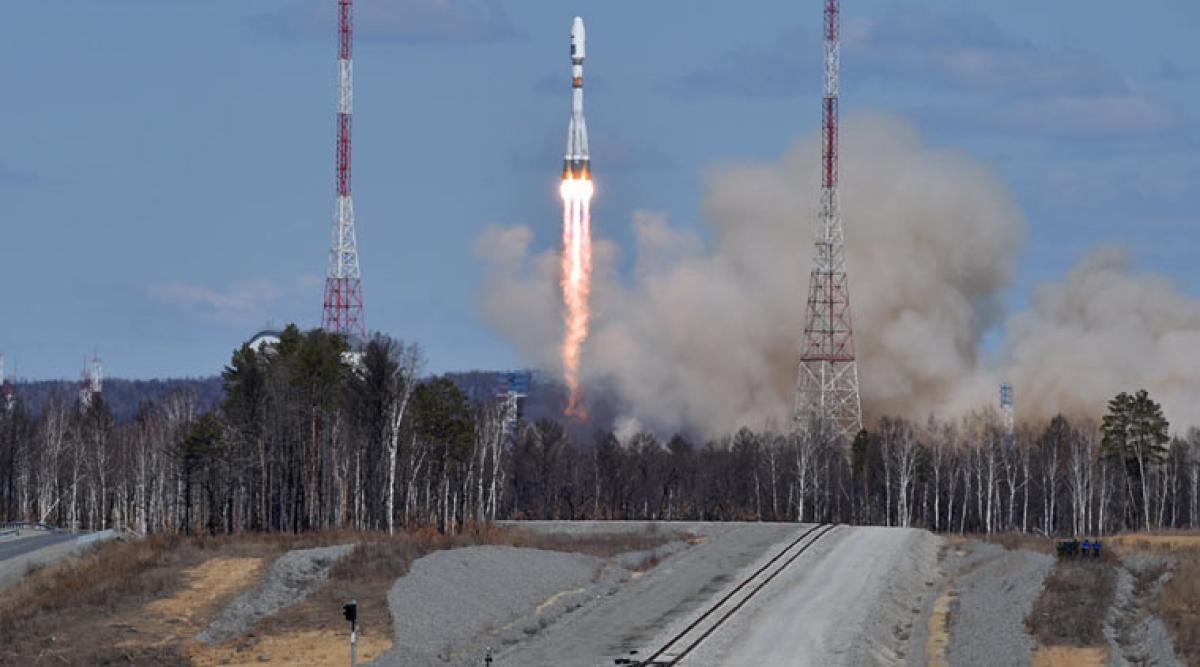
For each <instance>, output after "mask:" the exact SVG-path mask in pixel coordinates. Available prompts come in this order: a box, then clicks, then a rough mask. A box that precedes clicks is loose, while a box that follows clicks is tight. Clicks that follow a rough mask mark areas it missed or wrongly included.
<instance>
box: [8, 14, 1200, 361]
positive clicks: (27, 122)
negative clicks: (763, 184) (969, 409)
mask: <svg viewBox="0 0 1200 667" xmlns="http://www.w3.org/2000/svg"><path fill="white" fill-rule="evenodd" d="M334 4H335V3H334V0H320V1H319V2H318V1H310V0H252V1H248V0H209V1H204V2H201V1H199V0H193V1H190V2H189V1H186V0H104V1H103V2H101V1H98V0H46V1H43V2H36V3H16V4H14V5H13V6H12V7H8V8H7V11H6V20H5V21H4V22H3V23H2V24H0V58H2V59H3V61H4V62H5V63H7V65H6V66H5V67H4V68H2V69H0V87H2V88H3V90H5V91H6V95H5V104H3V105H0V272H2V275H3V276H4V278H5V284H6V288H5V289H3V290H0V352H4V353H5V354H6V355H7V358H8V367H9V371H10V372H12V371H13V370H15V371H16V372H17V373H19V374H20V375H21V376H24V377H31V378H45V377H73V376H76V375H77V374H78V373H79V371H80V369H81V368H82V360H83V356H84V355H85V354H90V353H91V352H92V351H93V350H95V351H97V352H98V353H99V354H100V356H101V357H103V359H104V360H105V366H106V370H107V372H108V373H109V374H111V375H116V376H123V377H156V376H178V375H206V374H211V373H214V372H217V371H218V370H219V369H220V367H221V365H222V364H223V363H225V361H226V360H227V359H228V355H229V353H230V351H231V350H232V349H233V348H234V347H236V346H237V345H238V344H239V343H240V342H241V341H242V340H244V339H245V338H246V337H247V336H248V335H249V334H251V333H253V332H254V331H255V330H257V329H259V328H261V327H262V326H264V325H266V324H267V323H268V322H273V323H276V324H279V323H284V322H290V321H296V322H298V323H300V324H302V325H305V326H315V325H316V324H317V323H318V321H319V316H320V300H321V285H322V281H323V275H324V271H325V262H326V255H327V248H328V242H329V230H330V224H331V218H332V213H333V194H334V193H333V190H334V183H333V147H334V146H333V142H334V125H333V113H334V104H335V87H336V70H335V62H334V58H335V43H334V39H335V35H334V30H333V25H332V20H333V18H332V17H333V11H332V8H333V6H334ZM357 4H358V11H357V17H358V36H359V39H358V43H357V44H356V52H355V137H354V140H355V155H354V199H355V210H356V214H357V219H358V225H359V227H358V234H359V237H358V238H359V243H360V253H361V260H362V266H363V275H364V291H365V298H366V304H367V313H366V318H367V324H368V326H369V327H370V328H371V329H373V330H382V331H385V332H388V333H390V334H393V335H396V336H400V337H402V338H405V339H407V340H415V341H417V342H420V343H421V344H422V345H423V346H424V348H425V350H426V353H427V356H428V359H429V370H432V371H444V370H454V369H468V368H478V367H482V368H500V367H507V366H511V365H514V364H516V363H517V359H516V358H515V357H514V355H513V352H512V350H511V349H510V348H509V346H508V345H507V344H506V343H505V342H504V341H502V340H501V339H500V338H499V337H498V336H496V335H495V334H494V333H493V332H491V331H489V329H488V327H487V325H486V323H485V322H484V321H483V319H482V317H481V316H480V315H479V308H478V303H477V292H478V286H479V281H480V280H481V279H482V278H483V272H482V269H481V267H480V266H479V264H478V262H477V260H476V259H475V257H474V255H473V253H472V245H473V243H474V241H475V239H476V237H477V236H478V234H479V233H480V231H481V230H483V229H484V227H486V226H487V225H489V224H512V223H525V224H529V225H531V226H532V227H533V228H534V229H536V230H537V234H538V237H537V240H536V244H537V245H538V247H552V246H553V245H554V244H555V243H556V242H557V239H558V218H559V212H558V210H557V207H558V201H557V197H556V190H555V180H556V178H557V175H558V173H557V172H558V169H559V160H560V159H561V158H560V155H561V151H562V142H563V138H564V136H565V132H566V130H565V128H566V121H567V112H568V105H569V95H568V93H569V91H568V88H567V85H566V84H567V77H568V62H567V57H566V54H567V31H568V29H569V27H570V20H571V17H572V16H573V15H575V14H582V15H584V16H585V18H586V19H587V22H588V34H589V45H588V46H589V52H588V55H589V60H588V63H587V73H588V93H587V96H588V98H587V112H588V124H589V129H590V130H591V133H592V146H593V158H594V160H595V163H596V165H597V167H596V168H597V172H598V174H599V182H598V187H599V192H598V197H597V201H596V204H595V209H596V216H597V220H598V221H599V223H598V225H599V229H598V233H599V234H601V235H604V236H607V237H609V238H614V239H616V240H618V241H619V242H624V241H627V240H628V238H629V237H630V231H629V220H630V217H631V214H632V211H634V210H635V209H655V210H661V211H664V212H666V213H667V214H668V216H669V217H670V218H671V219H672V220H673V221H674V222H675V223H677V224H679V223H684V224H687V223H688V222H691V223H693V224H698V222H697V221H698V217H699V201H700V196H701V189H702V184H703V178H704V175H705V174H706V173H708V172H709V170H711V169H712V168H713V167H715V166H718V165H720V164H722V163H727V162H731V161H742V160H754V159H767V158H771V157H773V156H775V155H777V154H778V153H780V152H781V151H782V150H783V149H784V148H785V147H786V146H787V145H789V144H790V143H791V142H792V141H793V140H794V139H795V138H797V137H799V136H802V135H805V134H807V133H810V132H812V131H813V130H814V129H815V128H816V126H817V124H818V122H819V107H818V104H817V96H818V95H819V91H820V75H821V72H820V57H821V52H820V48H821V47H820V41H819V40H820V33H819V29H820V28H819V23H820V17H821V10H820V6H821V3H820V2H818V1H817V0H811V1H810V2H807V3H797V2H794V1H787V2H785V1H783V0H749V1H746V2H736V3H733V2H717V1H712V0H686V1H685V0H656V1H655V2H646V1H645V0H642V1H632V0H629V1H626V0H620V1H618V0H605V1H604V2H599V1H592V2H584V1H570V0H520V1H519V2H518V1H517V0H507V1H500V0H496V1H489V0H358V3H357ZM845 4H846V6H845V7H844V8H843V17H844V18H843V25H844V33H845V43H844V46H843V87H842V109H843V113H844V114H853V113H855V112H857V111H884V112H888V113H892V114H895V115H898V116H900V117H902V118H906V119H908V120H909V121H911V122H912V123H914V124H916V125H917V126H918V127H919V128H920V129H921V131H922V133H923V135H924V137H925V139H926V140H927V141H928V142H930V143H932V144H935V145H938V146H941V147H946V148H950V149H953V150H958V151H961V152H964V153H967V154H969V155H971V156H974V157H975V158H977V159H979V160H981V161H983V162H985V163H986V164H988V165H990V166H991V167H992V168H993V169H994V170H996V171H997V173H999V174H1000V175H1001V177H1002V178H1003V179H1004V181H1005V182H1006V184H1007V185H1008V187H1009V188H1010V189H1011V190H1012V192H1013V193H1014V195H1015V196H1016V198H1017V200H1018V202H1019V203H1020V205H1021V206H1022V208H1023V210H1024V211H1025V213H1026V215H1027V217H1028V218H1029V235H1028V242H1027V245H1026V248H1025V250H1024V253H1023V256H1022V273H1021V275H1020V277H1019V278H1018V280H1017V281H1016V283H1015V284H1014V286H1013V288H1012V290H1011V294H1010V299H1009V300H1010V304H1011V305H1012V306H1013V307H1014V308H1020V307H1021V306H1022V305H1023V304H1024V303H1025V301H1026V299H1027V297H1028V293H1029V291H1030V289H1031V288H1032V286H1033V285H1035V284H1037V283H1039V282H1041V281H1044V280H1047V279H1052V278H1055V277H1057V276H1060V275H1062V274H1063V273H1064V272H1065V271H1066V270H1067V269H1068V268H1069V267H1070V266H1071V265H1072V264H1073V263H1074V262H1075V261H1076V260H1078V259H1079V258H1080V257H1081V256H1082V255H1083V254H1084V253H1085V252H1086V250H1087V249H1088V248H1090V247H1092V246H1093V245H1095V244H1097V243H1110V244H1117V245H1122V246H1125V247H1128V248H1131V249H1132V250H1133V253H1134V258H1135V260H1136V262H1137V264H1138V266H1139V267H1141V268H1143V269H1147V270H1154V271H1159V272H1162V273H1164V274H1166V275H1168V276H1170V277H1171V278H1173V279H1174V280H1176V281H1178V282H1179V283H1180V284H1181V285H1182V286H1183V287H1184V289H1186V290H1187V291H1189V292H1192V293H1195V292H1196V289H1195V287H1196V284H1197V278H1198V277H1200V269H1197V268H1195V267H1196V263H1195V261H1194V254H1195V250H1196V247H1195V244H1194V242H1193V238H1194V235H1195V232H1196V229H1197V226H1198V225H1200V206H1198V205H1200V185H1198V184H1200V124H1198V123H1200V120H1198V117H1200V58H1197V55H1200V47H1198V46H1197V43H1196V35H1195V27H1194V26H1196V25H1200V4H1198V3H1195V2H1194V1H1192V0H1163V1H1161V2H1156V3H1153V8H1152V10H1151V9H1148V8H1147V7H1146V6H1145V5H1139V4H1137V3H1128V2H1115V1H1096V0H1062V1H1060V2H1053V3H1047V2H1044V1H1039V0H1012V1H1010V2H1004V3H983V2H972V3H966V2H962V1H961V0H941V1H937V0H929V1H926V2H907V1H903V0H860V1H853V2H846V3H845ZM802 5H803V6H802ZM802 10H803V11H802ZM846 168H849V167H846Z"/></svg>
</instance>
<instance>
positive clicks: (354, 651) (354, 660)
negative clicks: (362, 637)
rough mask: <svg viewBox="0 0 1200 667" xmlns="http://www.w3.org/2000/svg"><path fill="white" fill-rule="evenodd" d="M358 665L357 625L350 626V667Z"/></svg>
mask: <svg viewBox="0 0 1200 667" xmlns="http://www.w3.org/2000/svg"><path fill="white" fill-rule="evenodd" d="M357 664H358V623H351V624H350V667H356V665H357Z"/></svg>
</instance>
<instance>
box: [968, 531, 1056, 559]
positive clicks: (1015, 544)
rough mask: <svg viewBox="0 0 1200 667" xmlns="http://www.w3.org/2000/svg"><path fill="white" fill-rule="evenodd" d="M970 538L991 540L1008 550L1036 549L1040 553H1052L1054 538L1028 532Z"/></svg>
mask: <svg viewBox="0 0 1200 667" xmlns="http://www.w3.org/2000/svg"><path fill="white" fill-rule="evenodd" d="M969 537H970V538H971V539H974V540H978V541H980V542H991V543H993V544H999V545H1000V546H1002V547H1004V548H1005V549H1008V550H1010V551H1012V550H1016V549H1023V550H1025V551H1036V552H1037V553H1042V554H1053V553H1054V545H1055V540H1053V539H1051V538H1048V537H1042V536H1041V535H1033V534H1030V533H992V534H990V535H987V534H979V535H971V536H969Z"/></svg>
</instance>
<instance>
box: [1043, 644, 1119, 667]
mask: <svg viewBox="0 0 1200 667" xmlns="http://www.w3.org/2000/svg"><path fill="white" fill-rule="evenodd" d="M1107 664H1108V649H1107V648H1077V647H1072V646H1039V647H1038V648H1037V650H1035V651H1034V652H1033V667H1105V666H1106V665H1107Z"/></svg>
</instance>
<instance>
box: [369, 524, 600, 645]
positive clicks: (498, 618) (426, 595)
mask: <svg viewBox="0 0 1200 667" xmlns="http://www.w3.org/2000/svg"><path fill="white" fill-rule="evenodd" d="M602 566H603V561H601V560H600V559H598V558H594V557H592V556H586V555H583V554H574V553H564V552H558V551H543V550H540V549H519V548H514V547H504V546H479V547H468V548H463V549H451V550H447V551H437V552H434V553H432V554H429V555H427V556H424V557H423V558H420V559H418V560H417V561H416V562H414V563H413V566H412V570H411V571H410V572H409V573H408V575H407V576H405V577H402V578H401V579H399V580H398V581H397V582H396V584H395V586H393V587H392V590H391V592H390V593H389V594H388V606H389V607H390V608H391V611H392V619H393V623H394V629H395V641H396V645H395V647H394V648H393V649H392V650H391V651H389V652H388V653H387V654H385V655H383V656H381V657H380V658H378V659H377V660H376V661H375V662H373V663H372V664H374V665H404V666H405V667H421V666H423V665H478V664H480V663H481V662H482V659H481V658H482V656H483V654H484V652H485V648H486V647H487V646H489V645H490V646H491V647H492V648H493V649H494V650H495V652H497V653H498V652H499V650H500V649H501V648H502V647H503V646H505V645H509V644H513V643H516V642H517V641H520V640H521V639H523V638H527V637H531V636H534V635H536V634H538V633H539V632H540V631H541V630H542V629H543V628H544V627H545V626H547V625H549V624H551V623H553V621H554V619H555V618H557V617H558V616H560V615H562V614H564V613H566V612H568V611H570V610H572V609H574V608H577V607H579V606H580V605H582V604H583V603H584V602H585V601H587V600H588V599H590V598H592V597H594V596H595V595H599V594H604V592H605V591H607V589H608V588H609V587H611V586H612V585H614V582H612V581H608V579H610V578H611V577H614V576H618V575H617V568H608V570H610V571H611V572H610V573H609V574H601V569H602Z"/></svg>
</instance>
